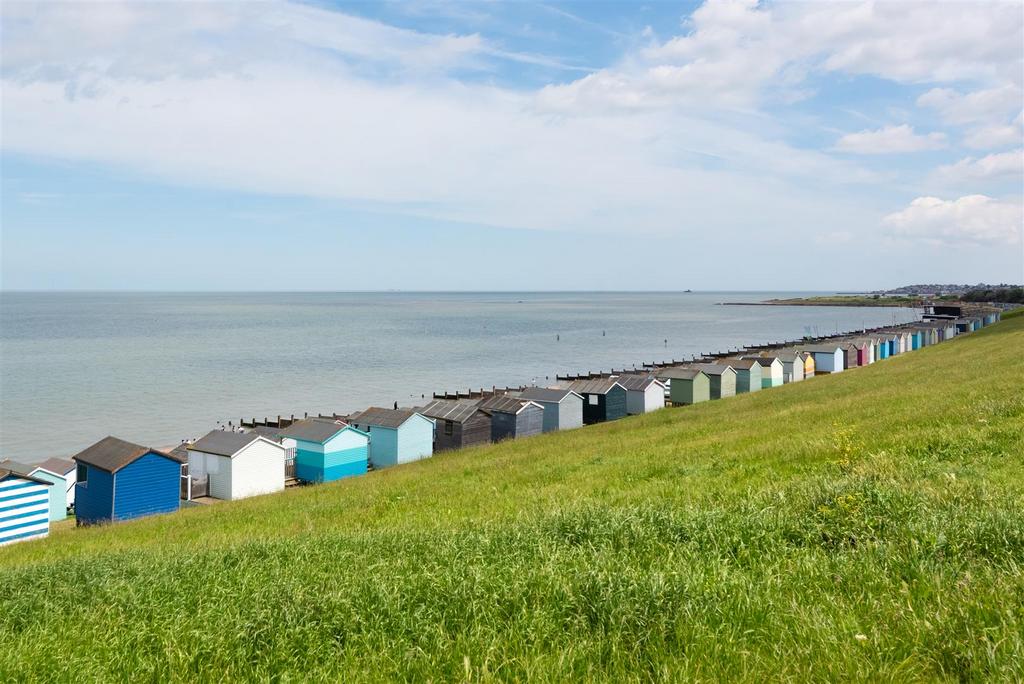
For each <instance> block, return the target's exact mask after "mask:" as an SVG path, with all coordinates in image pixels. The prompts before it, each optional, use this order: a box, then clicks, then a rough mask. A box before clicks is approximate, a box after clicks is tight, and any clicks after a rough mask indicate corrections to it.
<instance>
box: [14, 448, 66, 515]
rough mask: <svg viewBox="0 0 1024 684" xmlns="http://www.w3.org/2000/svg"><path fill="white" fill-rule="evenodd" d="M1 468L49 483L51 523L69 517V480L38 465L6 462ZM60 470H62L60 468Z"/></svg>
mask: <svg viewBox="0 0 1024 684" xmlns="http://www.w3.org/2000/svg"><path fill="white" fill-rule="evenodd" d="M0 468H4V469H5V470H9V471H11V472H13V473H17V474H18V475H24V476H25V477H34V478H35V479H37V480H43V481H45V482H49V483H50V484H51V485H52V486H51V487H49V488H48V489H47V493H48V494H49V497H50V522H51V523H54V522H57V521H59V520H63V519H64V518H66V517H68V495H67V480H65V479H64V476H63V475H61V474H60V473H57V472H54V471H52V470H49V469H47V468H44V467H43V465H42V464H41V463H40V464H38V465H27V464H24V463H18V462H17V461H4V462H2V463H0ZM58 470H60V468H58Z"/></svg>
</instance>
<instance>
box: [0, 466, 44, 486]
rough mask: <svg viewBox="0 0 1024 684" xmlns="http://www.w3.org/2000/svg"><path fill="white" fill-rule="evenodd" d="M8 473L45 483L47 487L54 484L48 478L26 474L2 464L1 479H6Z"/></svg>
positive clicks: (0, 468)
mask: <svg viewBox="0 0 1024 684" xmlns="http://www.w3.org/2000/svg"><path fill="white" fill-rule="evenodd" d="M8 475H13V476H14V477H20V478H21V479H23V480H31V481H32V482H38V483H39V484H44V485H46V486H47V487H49V486H50V485H52V484H53V483H52V482H47V481H46V480H43V479H40V478H38V477H33V476H32V475H25V474H22V473H19V472H18V471H16V470H11V469H10V468H8V467H7V466H0V480H2V479H4V478H5V477H7V476H8Z"/></svg>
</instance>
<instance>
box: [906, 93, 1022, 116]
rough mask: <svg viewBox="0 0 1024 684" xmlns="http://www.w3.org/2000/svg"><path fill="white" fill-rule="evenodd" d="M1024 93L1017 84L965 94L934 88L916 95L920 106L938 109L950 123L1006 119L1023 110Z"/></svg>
mask: <svg viewBox="0 0 1024 684" xmlns="http://www.w3.org/2000/svg"><path fill="white" fill-rule="evenodd" d="M1022 102H1024V92H1022V91H1021V89H1020V87H1019V86H1017V85H1015V84H1007V85H1003V86H1000V87H998V88H990V89H988V90H978V91H975V92H973V93H967V94H966V95H963V94H961V93H959V92H957V91H955V90H951V89H949V88H933V89H931V90H929V91H928V92H926V93H924V94H923V95H921V96H920V97H918V98H917V105H918V106H919V107H927V108H930V109H934V110H936V111H937V112H938V113H939V115H940V116H941V117H942V118H943V120H944V121H946V122H947V123H952V124H970V123H977V122H1003V121H1006V119H1007V118H1008V117H1009V116H1011V115H1013V114H1014V113H1016V112H1019V111H1020V108H1021V104H1022Z"/></svg>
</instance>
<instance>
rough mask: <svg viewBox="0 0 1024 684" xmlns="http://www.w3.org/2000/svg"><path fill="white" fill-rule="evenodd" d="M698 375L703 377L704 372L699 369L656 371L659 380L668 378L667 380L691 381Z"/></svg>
mask: <svg viewBox="0 0 1024 684" xmlns="http://www.w3.org/2000/svg"><path fill="white" fill-rule="evenodd" d="M698 375H705V373H704V371H702V370H701V369H700V368H693V367H692V366H691V367H689V368H663V369H661V370H659V371H658V377H659V378H668V379H669V380H693V379H694V378H696V377H697V376H698Z"/></svg>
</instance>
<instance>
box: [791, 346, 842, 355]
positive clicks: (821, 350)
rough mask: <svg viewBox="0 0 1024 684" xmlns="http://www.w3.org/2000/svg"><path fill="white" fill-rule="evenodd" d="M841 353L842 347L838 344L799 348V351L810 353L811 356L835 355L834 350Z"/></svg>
mask: <svg viewBox="0 0 1024 684" xmlns="http://www.w3.org/2000/svg"><path fill="white" fill-rule="evenodd" d="M837 349H838V350H840V351H842V349H843V347H842V345H839V344H809V345H807V346H806V347H800V350H801V351H805V352H811V353H812V354H835V353H836V350H837Z"/></svg>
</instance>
